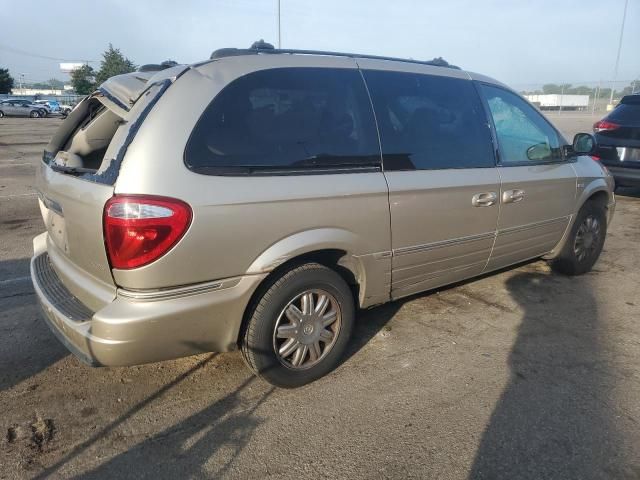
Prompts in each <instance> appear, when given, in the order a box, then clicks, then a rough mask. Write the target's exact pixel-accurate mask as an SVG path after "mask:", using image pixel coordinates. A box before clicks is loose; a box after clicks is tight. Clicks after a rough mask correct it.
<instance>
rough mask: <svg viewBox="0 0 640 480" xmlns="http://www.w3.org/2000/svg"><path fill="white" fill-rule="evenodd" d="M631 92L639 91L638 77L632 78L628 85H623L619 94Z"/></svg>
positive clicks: (639, 80)
mask: <svg viewBox="0 0 640 480" xmlns="http://www.w3.org/2000/svg"><path fill="white" fill-rule="evenodd" d="M616 93H617V92H616ZM632 93H640V79H637V80H634V81H632V82H631V83H630V84H629V85H628V86H626V87H624V88H623V89H622V92H620V95H621V96H624V95H631V94H632Z"/></svg>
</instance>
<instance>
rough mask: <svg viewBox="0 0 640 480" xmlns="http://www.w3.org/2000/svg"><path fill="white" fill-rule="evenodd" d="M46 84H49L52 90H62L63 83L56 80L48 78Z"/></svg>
mask: <svg viewBox="0 0 640 480" xmlns="http://www.w3.org/2000/svg"><path fill="white" fill-rule="evenodd" d="M47 83H48V84H49V87H50V88H52V89H54V90H62V89H63V88H64V82H63V81H62V80H58V79H57V78H50V79H49V81H48V82H47Z"/></svg>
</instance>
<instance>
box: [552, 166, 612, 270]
mask: <svg viewBox="0 0 640 480" xmlns="http://www.w3.org/2000/svg"><path fill="white" fill-rule="evenodd" d="M612 198H613V194H612V192H611V190H610V189H609V186H608V185H607V182H606V181H605V179H604V178H597V179H595V180H593V181H592V182H591V183H590V184H589V185H587V186H586V188H585V189H584V190H583V191H582V193H581V194H580V197H579V198H578V201H577V202H576V209H575V212H574V213H573V215H571V221H570V222H569V224H568V225H567V228H566V230H565V232H564V234H563V236H562V239H561V240H560V242H558V245H556V246H555V248H554V249H553V250H552V251H551V252H549V253H548V254H547V255H545V256H544V258H545V259H553V258H556V257H557V256H558V255H559V254H560V252H561V251H562V249H563V247H564V245H565V244H566V242H567V239H568V237H569V233H570V232H571V229H572V228H573V224H574V223H575V221H576V217H577V214H578V212H579V211H580V209H581V208H582V207H584V205H585V204H586V203H587V202H597V203H598V204H600V205H602V207H603V208H604V209H605V210H607V209H609V205H610V204H611V199H612Z"/></svg>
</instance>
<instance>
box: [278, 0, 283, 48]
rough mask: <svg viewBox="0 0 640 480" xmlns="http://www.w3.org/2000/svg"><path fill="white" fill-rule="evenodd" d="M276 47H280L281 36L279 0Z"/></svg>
mask: <svg viewBox="0 0 640 480" xmlns="http://www.w3.org/2000/svg"><path fill="white" fill-rule="evenodd" d="M278 48H282V37H281V36H280V0H278Z"/></svg>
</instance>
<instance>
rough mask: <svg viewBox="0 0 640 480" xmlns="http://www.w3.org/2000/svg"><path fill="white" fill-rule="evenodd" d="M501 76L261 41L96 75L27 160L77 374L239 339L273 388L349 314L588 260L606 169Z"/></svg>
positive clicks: (603, 218)
mask: <svg viewBox="0 0 640 480" xmlns="http://www.w3.org/2000/svg"><path fill="white" fill-rule="evenodd" d="M593 148H594V144H593V137H591V136H590V135H588V134H578V135H577V136H576V138H575V139H574V142H573V144H572V145H571V144H568V143H567V142H566V140H565V139H564V138H563V137H562V135H561V134H560V133H559V132H558V131H557V130H556V129H555V128H554V127H553V125H551V124H550V123H549V122H548V121H547V120H546V119H545V118H544V117H543V116H542V115H541V114H540V113H539V112H538V111H537V110H536V109H535V108H533V107H532V106H531V105H530V104H528V103H527V102H526V101H525V100H524V99H523V98H522V97H520V96H519V95H518V94H517V93H515V92H513V91H512V90H510V89H509V88H508V87H506V86H504V85H502V84H500V83H499V82H496V81H495V80H492V79H490V78H487V77H485V76H483V75H479V74H475V73H470V72H465V71H462V70H460V69H458V68H450V67H446V66H440V65H434V64H431V63H430V62H418V61H410V60H401V59H392V58H383V57H373V56H365V55H355V54H342V53H333V52H309V51H291V50H275V49H273V48H269V46H268V45H258V46H256V47H252V48H251V49H244V50H243V49H224V50H221V51H216V52H214V54H212V57H211V59H210V60H208V61H203V62H201V63H198V64H194V65H189V66H187V65H177V66H173V67H170V68H165V69H163V70H160V71H145V72H135V73H131V74H126V75H121V76H117V77H113V78H111V79H110V80H108V81H106V82H105V83H104V84H103V85H102V86H101V87H100V89H99V90H98V91H97V92H95V93H94V94H93V95H91V96H89V97H88V98H86V99H85V100H83V101H82V103H81V104H79V105H78V107H76V108H75V109H74V110H73V111H72V112H71V113H70V115H69V117H68V118H67V119H66V120H65V121H64V122H63V123H62V125H61V127H60V129H59V130H58V132H57V133H56V135H55V136H54V138H53V139H52V140H51V142H50V143H49V145H48V146H47V148H46V150H45V152H44V155H43V161H42V163H41V164H40V166H39V168H38V173H37V189H38V192H39V203H40V209H41V211H42V216H43V219H44V222H45V225H46V232H45V233H43V234H41V235H40V236H38V237H36V238H35V239H34V257H33V259H32V262H31V275H32V278H33V282H34V286H35V290H36V292H37V295H38V298H39V300H40V303H41V304H42V306H43V309H44V312H45V317H46V320H47V322H48V324H49V325H50V327H51V329H52V330H53V332H54V333H55V334H56V335H57V336H58V338H59V339H60V340H61V341H62V342H63V343H64V344H65V345H66V346H67V347H68V348H69V349H70V350H71V351H72V352H74V353H75V354H76V355H77V356H78V357H80V358H81V359H83V360H84V361H86V362H87V363H90V364H92V365H106V366H110V365H113V366H115V365H134V364H139V363H144V362H154V361H159V360H166V359H171V358H177V357H181V356H185V355H191V354H194V353H200V352H209V351H229V350H233V349H236V348H240V350H241V351H242V354H243V356H244V358H245V360H246V362H247V364H248V366H249V367H250V368H251V369H252V370H253V371H254V372H255V373H256V374H258V375H260V376H261V377H262V378H264V379H266V380H267V381H269V382H271V383H273V384H275V385H278V386H282V387H296V386H299V385H303V384H305V383H308V382H310V381H313V380H315V379H317V378H319V377H321V376H322V375H325V374H326V373H328V372H330V371H331V370H332V369H333V368H335V367H336V365H338V363H339V362H340V358H341V356H342V354H343V353H344V351H345V348H346V346H347V343H348V341H349V337H350V335H351V333H352V331H353V327H354V320H355V313H356V310H357V309H358V308H368V307H372V306H375V305H380V304H382V303H385V302H389V301H393V300H397V299H399V298H402V297H406V296H408V295H412V294H415V293H418V292H422V291H425V290H430V289H433V288H436V287H439V286H442V285H446V284H449V283H452V282H457V281H460V280H463V279H466V278H470V277H473V276H477V275H480V274H483V273H486V272H490V271H492V270H497V269H500V268H503V267H506V266H509V265H513V264H515V263H518V262H522V261H524V260H527V259H533V258H538V257H544V258H546V259H548V260H549V261H550V262H551V264H552V266H553V267H554V269H556V270H557V271H559V272H562V273H565V274H571V275H576V274H581V273H584V272H587V271H589V270H590V269H591V267H592V266H593V264H594V263H595V261H596V260H597V258H598V256H599V254H600V251H601V250H602V247H603V244H604V240H605V235H606V230H607V224H608V222H609V220H610V219H611V216H612V214H613V211H614V207H615V199H614V195H613V193H612V187H613V183H612V179H611V177H610V176H609V175H608V174H607V172H606V171H605V170H604V169H603V168H602V167H601V166H600V165H599V164H598V163H597V162H595V161H593V160H592V159H591V158H590V157H589V156H586V155H587V154H589V153H591V152H592V150H593Z"/></svg>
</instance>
